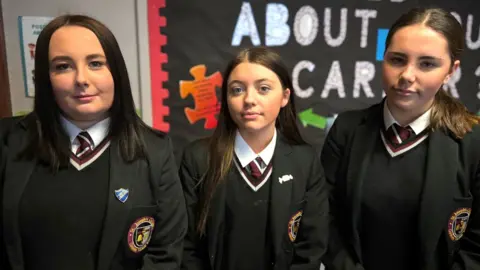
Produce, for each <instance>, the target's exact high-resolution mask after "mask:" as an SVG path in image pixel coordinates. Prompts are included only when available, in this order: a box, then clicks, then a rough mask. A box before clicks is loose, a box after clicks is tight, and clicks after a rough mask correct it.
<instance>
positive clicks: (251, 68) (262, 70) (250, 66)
mask: <svg viewBox="0 0 480 270" xmlns="http://www.w3.org/2000/svg"><path fill="white" fill-rule="evenodd" d="M259 79H268V80H271V81H278V82H279V81H280V80H279V79H278V77H277V74H275V72H273V71H272V70H270V69H269V68H267V67H265V66H263V65H260V64H255V63H250V62H243V63H240V64H239V65H237V66H236V67H235V68H234V69H233V70H232V72H231V73H230V76H229V78H228V80H229V81H233V80H238V81H244V82H250V81H255V80H259Z"/></svg>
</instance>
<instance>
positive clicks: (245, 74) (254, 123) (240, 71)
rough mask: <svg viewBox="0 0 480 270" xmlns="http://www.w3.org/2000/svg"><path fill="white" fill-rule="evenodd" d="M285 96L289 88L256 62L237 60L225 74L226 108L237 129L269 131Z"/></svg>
mask: <svg viewBox="0 0 480 270" xmlns="http://www.w3.org/2000/svg"><path fill="white" fill-rule="evenodd" d="M289 97H290V89H283V87H282V84H281V82H280V79H279V78H278V76H277V74H275V72H273V71H272V70H270V69H268V68H266V67H264V66H262V65H259V64H254V63H249V62H243V63H240V64H239V65H237V66H236V67H235V68H234V69H233V70H232V73H231V74H230V76H229V78H228V89H227V103H228V110H229V113H230V116H231V117H232V119H233V121H234V122H235V124H236V125H237V127H238V129H239V131H240V133H250V134H256V135H259V133H260V132H262V133H263V134H265V133H264V132H267V133H268V134H270V132H271V134H272V135H273V132H274V129H275V120H276V119H277V116H278V113H279V112H280V109H281V108H283V107H285V106H286V105H287V104H288V100H289Z"/></svg>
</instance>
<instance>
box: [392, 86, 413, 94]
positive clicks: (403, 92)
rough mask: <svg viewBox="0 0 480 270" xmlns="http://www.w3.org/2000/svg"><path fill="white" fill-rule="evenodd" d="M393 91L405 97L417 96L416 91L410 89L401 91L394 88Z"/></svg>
mask: <svg viewBox="0 0 480 270" xmlns="http://www.w3.org/2000/svg"><path fill="white" fill-rule="evenodd" d="M393 91H395V92H396V93H397V94H400V95H403V96H408V95H412V94H415V93H416V91H415V90H410V89H400V88H393Z"/></svg>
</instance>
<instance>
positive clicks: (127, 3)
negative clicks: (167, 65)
mask: <svg viewBox="0 0 480 270" xmlns="http://www.w3.org/2000/svg"><path fill="white" fill-rule="evenodd" d="M0 1H1V2H2V9H3V19H4V28H5V40H6V50H7V64H8V76H9V80H10V92H11V93H10V94H11V101H12V111H13V114H14V115H15V114H17V113H19V112H22V111H30V110H31V109H32V106H33V98H27V97H25V87H24V82H23V70H22V60H21V59H22V58H21V52H20V38H19V30H18V16H47V17H56V16H59V15H62V14H65V13H80V14H84V15H89V16H92V17H94V18H96V19H98V20H99V21H101V22H103V23H104V24H105V25H107V27H108V28H110V30H111V31H112V32H113V34H114V35H115V37H116V38H117V41H118V43H119V45H120V49H121V50H122V53H123V57H124V58H125V61H126V64H127V69H128V73H129V77H130V82H131V84H132V91H133V97H134V100H135V104H136V106H137V108H141V95H140V93H139V88H140V87H139V84H140V81H139V80H140V79H139V78H140V76H139V60H138V59H139V56H138V55H139V54H138V45H137V14H136V8H137V7H136V0H0ZM140 14H145V13H142V12H140ZM142 20H143V18H142V19H141V20H140V24H143V21H142ZM145 23H146V18H145ZM142 27H143V26H142ZM140 33H142V34H143V33H144V32H143V31H142V29H140ZM144 38H147V37H142V38H141V39H144ZM147 48H148V47H147ZM142 49H143V48H142ZM147 57H148V51H147ZM141 58H143V59H145V55H143V54H142V55H141ZM147 66H148V65H147ZM148 76H149V74H148ZM147 100H148V99H147Z"/></svg>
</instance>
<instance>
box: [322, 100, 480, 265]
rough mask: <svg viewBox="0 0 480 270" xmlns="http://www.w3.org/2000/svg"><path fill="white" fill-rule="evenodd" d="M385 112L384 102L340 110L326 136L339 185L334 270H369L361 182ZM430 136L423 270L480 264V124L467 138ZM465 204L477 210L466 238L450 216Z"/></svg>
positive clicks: (334, 184) (325, 158)
mask: <svg viewBox="0 0 480 270" xmlns="http://www.w3.org/2000/svg"><path fill="white" fill-rule="evenodd" d="M382 113H383V102H382V103H379V104H376V105H374V106H372V107H370V108H368V109H364V110H361V111H350V112H346V113H343V114H340V115H339V116H338V118H337V119H336V120H335V123H334V125H333V127H332V128H331V130H330V131H329V133H328V135H327V138H326V140H325V144H324V148H323V151H322V155H321V160H322V164H323V166H324V168H325V175H326V178H327V182H328V183H329V185H330V187H331V188H333V190H332V192H331V193H330V199H331V201H330V205H331V211H332V222H331V226H330V232H331V235H330V241H329V250H328V254H327V256H326V257H325V258H324V264H325V265H326V266H327V269H329V270H331V269H333V270H344V269H363V267H362V259H361V254H362V251H361V249H360V239H359V233H358V230H357V225H358V223H359V220H360V218H361V217H360V213H361V211H360V206H361V197H362V194H361V189H362V188H361V187H362V182H363V177H364V173H365V168H366V167H367V166H368V163H369V160H370V156H371V153H372V151H373V149H374V143H375V142H376V141H377V140H378V138H379V135H380V127H381V125H383V121H382V119H383V118H382ZM428 140H429V146H428V150H427V151H428V156H427V165H426V166H427V170H426V179H425V184H424V189H423V193H422V194H421V203H420V209H419V224H418V232H419V238H420V239H419V240H420V241H419V242H420V243H421V247H420V249H421V256H422V257H421V258H422V264H423V266H422V269H425V270H437V269H480V168H479V164H480V128H479V127H478V126H475V127H474V130H473V132H471V133H468V134H467V135H466V136H465V137H464V138H463V139H455V138H454V136H453V135H451V134H447V133H446V132H442V131H434V132H432V133H431V134H430V136H429V138H428ZM461 208H469V209H471V215H470V219H469V221H468V226H467V229H466V232H465V233H464V235H463V237H462V238H460V240H457V241H453V240H451V239H450V237H449V228H448V224H449V218H450V217H452V216H453V215H454V213H455V212H456V211H457V210H458V209H461ZM387 237H388V236H387ZM385 269H388V266H385Z"/></svg>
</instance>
